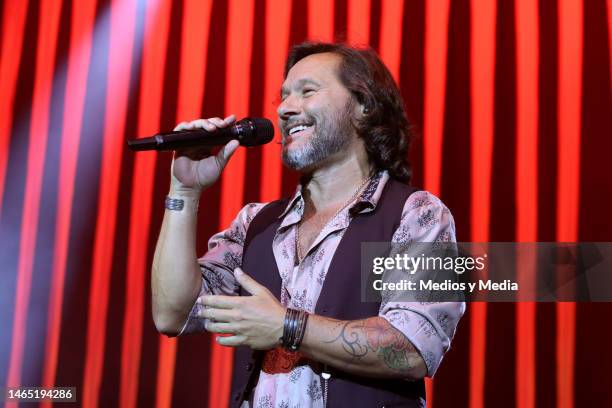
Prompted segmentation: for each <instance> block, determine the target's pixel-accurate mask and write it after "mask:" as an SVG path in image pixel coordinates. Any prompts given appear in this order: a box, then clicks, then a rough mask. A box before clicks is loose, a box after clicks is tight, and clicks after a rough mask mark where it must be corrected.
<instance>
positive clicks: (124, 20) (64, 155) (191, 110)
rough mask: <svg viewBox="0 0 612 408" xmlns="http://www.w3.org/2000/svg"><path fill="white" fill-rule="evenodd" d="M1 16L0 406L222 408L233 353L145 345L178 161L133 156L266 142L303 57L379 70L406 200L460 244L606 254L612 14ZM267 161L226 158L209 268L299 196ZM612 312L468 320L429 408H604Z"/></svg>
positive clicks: (609, 2) (157, 341)
mask: <svg viewBox="0 0 612 408" xmlns="http://www.w3.org/2000/svg"><path fill="white" fill-rule="evenodd" d="M0 4H1V6H0V13H1V14H0V21H2V27H1V33H0V35H1V38H0V47H1V48H0V83H1V87H0V271H1V273H0V277H1V285H0V322H1V325H2V326H1V327H2V330H1V331H0V387H2V386H19V385H23V386H25V385H28V386H52V385H56V386H75V387H77V388H78V391H77V398H78V400H79V401H80V402H79V405H82V406H87V407H94V406H100V407H106V406H122V407H137V406H138V407H152V406H156V407H169V406H210V407H218V406H224V405H225V404H226V403H227V400H228V398H229V392H228V390H229V374H230V372H231V361H232V354H231V350H228V349H223V348H220V347H218V346H215V345H214V344H213V342H211V338H210V337H209V336H207V335H200V336H189V337H186V338H181V339H178V340H177V339H169V338H165V337H163V336H160V335H159V334H158V333H157V332H156V331H155V328H154V325H153V322H152V318H151V310H150V304H151V299H150V296H151V294H150V289H149V287H150V266H151V262H152V255H153V251H154V247H155V242H156V238H157V234H158V232H159V228H160V224H161V220H162V214H163V201H164V197H165V193H166V192H167V189H168V185H169V165H170V160H171V155H170V154H169V153H161V154H157V153H153V152H147V153H139V154H134V153H132V152H129V151H127V150H126V147H125V139H126V138H134V137H142V136H147V135H151V134H154V133H156V132H158V131H165V130H169V129H172V128H173V127H174V125H175V124H176V123H178V122H181V121H184V120H191V119H195V118H198V117H211V116H221V117H222V116H225V115H228V114H230V113H235V114H237V116H238V117H243V116H247V115H251V116H264V117H267V118H270V119H272V120H274V121H275V120H276V113H275V110H276V104H277V101H278V97H277V95H278V90H279V87H280V84H281V81H282V70H283V62H284V58H285V56H286V53H287V49H288V47H289V46H290V45H291V44H295V43H299V42H302V41H304V40H306V39H317V40H324V41H332V40H346V41H348V42H350V43H353V44H362V45H369V46H371V47H373V48H374V49H375V50H377V51H378V52H379V53H380V55H381V57H382V58H383V60H384V61H385V62H386V64H387V65H388V67H389V69H390V70H391V72H392V73H393V75H394V77H395V79H396V80H397V81H398V83H399V85H400V87H401V90H402V94H403V96H404V100H405V103H406V108H407V110H408V113H409V117H410V118H411V120H412V123H413V124H414V130H415V133H416V134H417V135H418V136H419V137H418V139H417V141H416V143H415V144H414V146H413V150H412V153H411V160H412V163H413V166H414V174H415V176H414V184H415V185H417V186H419V187H422V188H425V189H427V190H429V191H431V192H433V193H435V194H437V195H439V196H440V197H441V198H442V200H443V201H444V202H445V203H446V204H447V205H448V206H449V208H450V209H451V210H452V212H453V214H454V216H455V220H456V224H457V233H458V239H459V240H461V241H525V242H531V241H612V222H611V221H610V210H611V204H610V203H611V202H612V183H611V182H610V180H609V177H610V175H611V174H612V165H611V163H612V159H611V157H610V153H609V151H610V150H611V148H612V138H611V136H612V119H611V118H612V98H611V95H612V84H611V62H610V56H611V51H610V50H611V47H612V0H585V1H580V0H497V1H495V0H452V1H451V0H405V1H402V0H335V1H333V0H331V1H326V0H293V1H290V0H252V1H251V0H228V1H221V0H176V1H170V0H99V1H96V0H79V1H67V0H39V1H32V0H30V1H28V0H19V1H13V0H4V1H2V2H0ZM277 134H278V132H277ZM277 139H278V136H277ZM279 152H280V149H279V145H278V144H277V143H271V144H269V145H266V146H265V147H263V148H255V149H249V150H246V149H242V150H240V151H239V152H238V153H237V154H236V155H235V157H234V158H233V160H232V162H231V164H230V165H229V166H228V168H227V169H226V171H225V172H224V174H223V177H222V180H221V181H220V182H219V183H217V185H215V186H214V187H212V188H211V189H209V190H207V191H206V192H205V193H204V195H203V198H202V201H201V204H200V221H199V230H198V233H199V243H198V246H199V249H200V252H202V251H204V250H205V248H206V240H207V238H208V237H209V236H210V235H211V234H212V233H214V232H216V231H218V230H219V229H221V228H224V227H226V226H227V225H228V224H229V222H230V220H231V219H232V218H233V217H234V215H235V214H236V212H237V211H238V209H239V208H240V207H241V206H242V205H243V204H245V203H247V202H253V201H270V200H273V199H276V198H278V197H280V196H282V195H286V194H290V193H291V192H292V191H293V189H294V186H295V182H296V175H295V174H293V173H290V172H288V171H287V170H285V169H283V168H282V166H281V163H280V159H279ZM611 313H612V307H611V306H610V304H605V303H600V304H591V303H562V304H555V303H540V304H535V303H522V304H514V303H507V304H504V303H497V304H484V303H480V304H469V305H468V309H467V313H466V315H465V317H464V318H463V320H462V321H461V323H460V325H459V328H458V333H457V336H456V338H455V340H454V342H453V344H452V348H451V351H450V352H449V354H448V355H447V356H446V357H445V360H444V363H443V364H442V367H441V368H440V370H439V372H438V374H437V375H436V377H435V380H434V381H428V384H427V391H428V397H429V403H430V406H434V407H436V408H438V407H440V408H441V407H470V408H480V407H485V406H487V407H536V406H537V407H558V408H564V407H573V406H580V407H582V406H589V407H591V406H610V405H612V391H611V390H612V375H611V374H610V373H609V368H610V367H612V352H610V347H609V341H610V340H609V339H610V337H611V336H612V327H611V325H610V321H611V318H610V316H612V314H611Z"/></svg>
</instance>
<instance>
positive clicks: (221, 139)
mask: <svg viewBox="0 0 612 408" xmlns="http://www.w3.org/2000/svg"><path fill="white" fill-rule="evenodd" d="M235 121H236V117H235V116H234V115H230V116H228V117H226V118H225V119H220V118H209V119H198V120H194V121H192V122H182V123H180V124H178V125H177V126H176V127H175V128H174V131H173V132H168V133H160V134H157V135H155V136H153V137H148V138H141V139H134V140H128V142H127V143H128V146H129V148H130V149H131V150H136V151H141V150H176V152H175V156H174V160H173V162H172V171H171V176H172V177H171V178H172V185H171V189H172V191H173V192H174V193H178V194H187V195H193V193H195V194H197V195H199V193H200V192H201V191H202V189H205V188H207V187H209V186H211V185H212V184H214V183H215V182H216V181H217V179H218V178H219V176H220V174H221V171H222V170H223V168H224V167H225V165H226V164H227V162H228V160H229V159H230V157H231V156H232V155H233V154H234V152H235V151H236V149H237V148H238V146H239V145H243V146H257V145H261V144H265V143H268V142H269V141H271V140H272V137H273V135H274V127H273V126H272V122H270V121H269V120H267V119H260V118H252V119H251V118H245V119H243V120H241V121H239V122H236V123H234V122H235ZM218 146H223V147H222V148H221V149H220V150H219V152H218V153H217V154H215V155H213V154H212V152H211V151H212V149H213V148H214V147H218Z"/></svg>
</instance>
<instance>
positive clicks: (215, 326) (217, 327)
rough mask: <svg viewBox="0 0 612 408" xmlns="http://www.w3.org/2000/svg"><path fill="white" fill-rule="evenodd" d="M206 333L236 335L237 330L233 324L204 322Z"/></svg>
mask: <svg viewBox="0 0 612 408" xmlns="http://www.w3.org/2000/svg"><path fill="white" fill-rule="evenodd" d="M205 328H206V331H209V332H211V333H219V334H236V332H237V328H236V327H235V325H234V324H233V323H215V322H206V326H205Z"/></svg>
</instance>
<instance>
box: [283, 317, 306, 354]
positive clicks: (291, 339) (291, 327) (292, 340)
mask: <svg viewBox="0 0 612 408" xmlns="http://www.w3.org/2000/svg"><path fill="white" fill-rule="evenodd" d="M307 322H308V312H306V311H304V310H297V309H291V308H287V311H286V312H285V320H284V322H283V336H282V337H281V338H280V342H281V344H282V346H283V347H284V348H286V349H288V350H290V351H297V350H298V349H299V348H300V345H301V344H302V340H303V339H304V334H305V333H306V323H307Z"/></svg>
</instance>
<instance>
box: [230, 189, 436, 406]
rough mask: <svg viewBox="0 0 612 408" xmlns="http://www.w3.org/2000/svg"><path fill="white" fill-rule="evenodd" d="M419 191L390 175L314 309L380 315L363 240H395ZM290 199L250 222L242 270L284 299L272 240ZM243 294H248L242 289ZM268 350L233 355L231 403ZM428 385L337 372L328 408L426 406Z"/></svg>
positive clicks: (343, 247)
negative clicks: (365, 272) (364, 286)
mask: <svg viewBox="0 0 612 408" xmlns="http://www.w3.org/2000/svg"><path fill="white" fill-rule="evenodd" d="M414 191H416V189H415V188H414V187H410V186H408V185H405V184H402V183H400V182H397V181H394V180H393V179H390V180H389V181H388V182H387V184H386V186H385V189H384V191H383V194H382V196H381V198H380V200H379V202H378V204H377V206H376V209H375V210H374V211H372V212H368V213H363V214H357V215H356V216H355V218H353V219H352V220H351V222H350V224H349V227H348V229H347V230H346V232H345V233H344V235H343V237H342V239H341V241H340V244H339V245H338V248H337V249H336V252H335V254H334V257H333V259H332V262H331V264H330V268H329V270H328V271H327V276H326V278H325V282H324V284H323V288H322V289H321V294H320V296H319V300H318V302H317V305H316V308H315V313H316V314H318V315H321V316H328V317H333V318H336V319H341V320H356V319H363V318H368V317H373V316H378V312H379V308H380V304H379V303H376V302H369V303H368V302H362V301H361V284H360V276H361V272H360V271H361V269H360V268H361V266H360V261H361V259H360V255H359V254H360V252H361V250H360V248H361V242H362V241H364V242H390V241H391V239H392V237H393V233H394V232H395V230H396V229H397V228H398V226H399V224H400V222H401V215H402V209H403V207H404V203H405V202H406V199H407V198H408V196H409V195H410V194H412V193H413V192H414ZM287 204H288V200H279V201H274V202H272V203H270V204H268V205H266V206H265V207H264V208H262V209H261V210H260V212H259V213H258V214H257V216H256V217H255V218H254V219H253V221H252V222H251V224H250V226H249V228H248V231H247V236H246V240H245V246H244V252H243V257H242V268H243V270H244V271H245V272H246V273H248V274H249V275H250V276H252V277H253V278H254V279H255V280H256V281H257V282H259V283H260V284H262V285H264V286H266V287H267V288H268V289H269V290H270V291H271V292H272V293H273V294H274V295H275V296H276V297H277V298H278V299H280V289H281V279H280V274H279V272H278V267H277V265H276V260H275V259H274V254H273V252H272V241H273V239H274V235H275V233H276V231H277V229H278V227H279V226H280V224H281V221H282V219H280V218H278V217H279V216H280V215H281V214H282V212H283V210H284V209H285V207H286V206H287ZM241 295H243V294H242V293H241ZM262 355H263V353H261V352H257V351H253V350H251V349H250V348H248V347H239V348H237V349H236V352H235V354H234V371H233V381H232V394H231V405H232V406H233V407H238V406H240V404H241V403H242V401H243V400H244V399H247V398H249V396H250V393H251V391H252V390H253V388H254V387H255V386H256V385H257V379H258V377H259V369H260V366H261V360H262ZM424 401H425V384H424V382H423V381H422V380H421V381H415V382H410V381H405V380H395V379H383V380H381V379H374V378H366V377H358V376H354V375H351V374H348V373H345V372H342V371H338V370H333V371H332V377H331V379H330V380H329V388H328V402H327V406H328V407H350V408H354V407H380V406H386V407H394V406H397V407H400V406H401V407H422V406H424Z"/></svg>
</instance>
